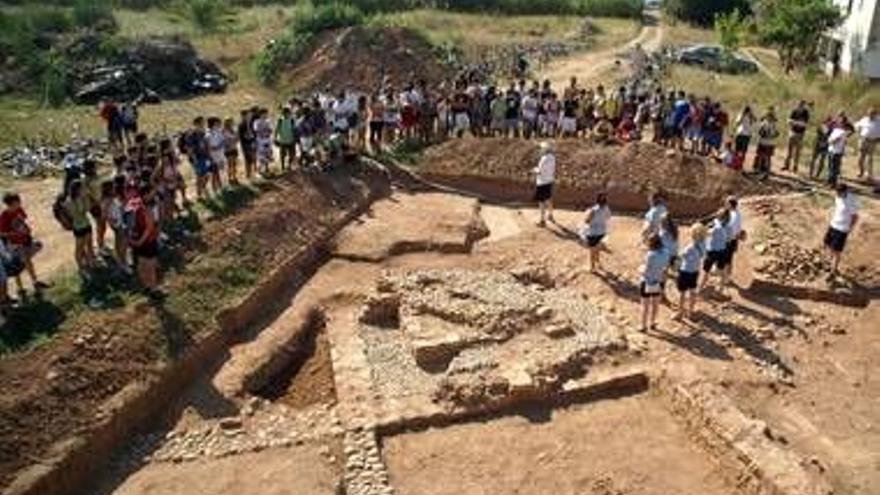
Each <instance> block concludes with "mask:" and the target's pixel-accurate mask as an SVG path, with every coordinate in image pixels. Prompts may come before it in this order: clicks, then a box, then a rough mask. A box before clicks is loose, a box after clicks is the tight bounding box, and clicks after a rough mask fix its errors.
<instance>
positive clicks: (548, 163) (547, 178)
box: [534, 141, 556, 227]
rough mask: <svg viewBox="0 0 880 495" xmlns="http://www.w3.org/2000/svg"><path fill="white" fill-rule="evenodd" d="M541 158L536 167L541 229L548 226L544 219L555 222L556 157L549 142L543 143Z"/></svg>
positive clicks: (536, 194) (536, 193)
mask: <svg viewBox="0 0 880 495" xmlns="http://www.w3.org/2000/svg"><path fill="white" fill-rule="evenodd" d="M540 146H541V158H540V159H539V160H538V166H537V167H535V169H534V173H535V186H536V187H535V201H537V202H538V207H539V208H540V209H541V220H540V221H539V222H538V225H539V226H540V227H543V226H544V225H546V223H545V222H544V217H545V214H546V217H547V219H548V220H550V221H551V222H552V221H554V220H553V182H554V181H555V180H556V155H554V154H553V147H552V146H551V145H550V143H549V142H547V141H543V142H542V143H541V145H540Z"/></svg>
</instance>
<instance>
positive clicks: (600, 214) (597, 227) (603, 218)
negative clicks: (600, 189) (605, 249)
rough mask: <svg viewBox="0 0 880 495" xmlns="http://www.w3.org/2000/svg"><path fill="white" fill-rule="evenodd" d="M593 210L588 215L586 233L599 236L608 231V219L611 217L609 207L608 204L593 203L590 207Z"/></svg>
mask: <svg viewBox="0 0 880 495" xmlns="http://www.w3.org/2000/svg"><path fill="white" fill-rule="evenodd" d="M590 211H591V212H593V213H592V216H591V217H590V225H589V226H588V227H589V228H588V230H587V235H589V236H599V235H605V234H607V233H608V220H610V219H611V209H610V208H608V206H607V205H606V206H601V205H593V207H592V208H590Z"/></svg>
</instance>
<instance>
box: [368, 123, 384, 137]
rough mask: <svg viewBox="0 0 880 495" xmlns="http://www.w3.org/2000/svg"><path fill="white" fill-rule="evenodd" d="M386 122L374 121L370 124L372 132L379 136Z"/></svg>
mask: <svg viewBox="0 0 880 495" xmlns="http://www.w3.org/2000/svg"><path fill="white" fill-rule="evenodd" d="M384 125H385V122H382V121H372V122H370V132H372V133H374V134H378V133H380V132H382V127H384Z"/></svg>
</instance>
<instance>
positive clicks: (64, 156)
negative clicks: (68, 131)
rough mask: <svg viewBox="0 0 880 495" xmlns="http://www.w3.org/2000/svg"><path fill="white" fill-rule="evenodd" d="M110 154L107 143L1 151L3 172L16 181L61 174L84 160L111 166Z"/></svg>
mask: <svg viewBox="0 0 880 495" xmlns="http://www.w3.org/2000/svg"><path fill="white" fill-rule="evenodd" d="M109 152H110V146H109V143H108V142H107V141H106V140H93V139H77V140H74V141H71V142H70V143H68V144H66V145H60V146H59V145H54V146H53V145H35V144H28V145H25V146H20V147H15V148H6V149H3V150H0V171H2V172H5V173H10V174H12V176H13V177H34V176H46V175H53V174H59V173H62V172H63V171H64V169H65V167H66V166H69V165H71V164H78V163H80V162H81V161H82V160H83V159H84V158H85V157H90V158H93V159H96V160H98V161H99V162H102V163H103V162H107V163H109V161H110V156H109Z"/></svg>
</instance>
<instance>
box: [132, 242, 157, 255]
mask: <svg viewBox="0 0 880 495" xmlns="http://www.w3.org/2000/svg"><path fill="white" fill-rule="evenodd" d="M131 252H132V254H134V256H135V257H136V258H145V259H153V258H156V257H157V256H159V243H158V242H156V241H151V242H146V243H144V244H142V245H140V246H134V247H132V249H131Z"/></svg>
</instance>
